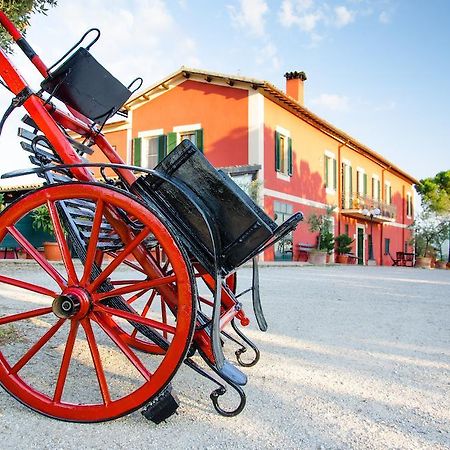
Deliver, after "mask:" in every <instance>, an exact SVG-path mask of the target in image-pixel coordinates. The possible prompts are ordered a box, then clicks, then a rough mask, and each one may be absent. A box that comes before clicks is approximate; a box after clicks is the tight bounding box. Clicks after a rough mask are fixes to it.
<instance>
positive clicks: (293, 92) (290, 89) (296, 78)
mask: <svg viewBox="0 0 450 450" xmlns="http://www.w3.org/2000/svg"><path fill="white" fill-rule="evenodd" d="M284 76H285V77H286V94H287V95H289V97H292V98H293V99H294V100H297V101H298V102H299V103H300V105H302V106H303V105H304V104H305V99H304V95H303V82H304V81H306V74H305V72H297V71H295V72H286V73H285V74H284Z"/></svg>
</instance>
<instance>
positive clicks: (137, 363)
mask: <svg viewBox="0 0 450 450" xmlns="http://www.w3.org/2000/svg"><path fill="white" fill-rule="evenodd" d="M94 314H95V318H96V322H97V323H98V325H99V326H100V327H101V329H102V330H103V331H104V332H105V333H106V334H107V335H108V336H109V338H110V339H111V340H112V341H113V342H114V343H115V344H116V345H117V347H119V348H120V350H121V351H122V353H123V354H124V355H125V356H126V357H127V358H128V360H129V361H130V363H131V364H132V365H133V366H134V367H135V368H136V370H138V371H139V373H140V374H141V375H142V376H143V377H144V378H145V379H146V380H147V381H150V379H151V377H152V374H151V373H150V372H149V371H148V370H147V368H146V367H145V366H144V364H143V363H142V361H141V360H140V359H139V358H138V357H137V356H136V354H135V353H134V352H133V351H132V350H131V348H130V347H128V345H127V344H126V343H125V342H124V341H123V340H122V338H121V337H120V329H119V328H118V326H117V325H116V324H115V323H114V321H111V319H109V318H108V319H109V320H104V319H105V316H104V315H103V314H98V312H97V313H94ZM109 321H111V322H112V323H110V324H109V323H107V322H109Z"/></svg>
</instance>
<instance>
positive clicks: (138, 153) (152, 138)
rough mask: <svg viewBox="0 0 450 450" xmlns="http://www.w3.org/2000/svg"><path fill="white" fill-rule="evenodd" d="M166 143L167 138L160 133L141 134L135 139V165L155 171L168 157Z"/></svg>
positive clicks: (146, 132) (148, 132) (145, 132)
mask: <svg viewBox="0 0 450 450" xmlns="http://www.w3.org/2000/svg"><path fill="white" fill-rule="evenodd" d="M156 133H160V134H156ZM166 143H167V138H166V136H164V135H163V134H161V132H160V131H144V132H141V133H139V137H137V138H135V139H133V158H132V159H133V164H134V165H135V166H139V167H144V168H147V169H153V168H154V167H155V166H156V165H157V164H158V163H159V161H161V160H162V159H163V158H164V156H165V155H166Z"/></svg>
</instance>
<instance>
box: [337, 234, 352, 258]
mask: <svg viewBox="0 0 450 450" xmlns="http://www.w3.org/2000/svg"><path fill="white" fill-rule="evenodd" d="M334 240H335V241H336V245H337V249H336V251H337V252H338V253H339V254H340V255H345V254H346V253H350V252H351V251H352V248H351V247H350V245H351V244H352V243H353V241H354V239H352V238H351V237H350V236H348V235H347V234H345V233H344V234H340V235H339V236H336V238H335V239H334Z"/></svg>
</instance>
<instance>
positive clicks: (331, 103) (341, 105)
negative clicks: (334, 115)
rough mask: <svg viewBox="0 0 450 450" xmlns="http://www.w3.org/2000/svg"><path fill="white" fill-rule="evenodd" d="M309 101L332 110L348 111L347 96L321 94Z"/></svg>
mask: <svg viewBox="0 0 450 450" xmlns="http://www.w3.org/2000/svg"><path fill="white" fill-rule="evenodd" d="M311 103H312V104H313V105H317V106H323V107H324V108H326V109H330V110H332V111H348V110H349V109H350V105H349V99H348V97H346V96H343V95H338V94H321V95H320V96H319V97H317V98H315V99H313V100H311Z"/></svg>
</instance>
